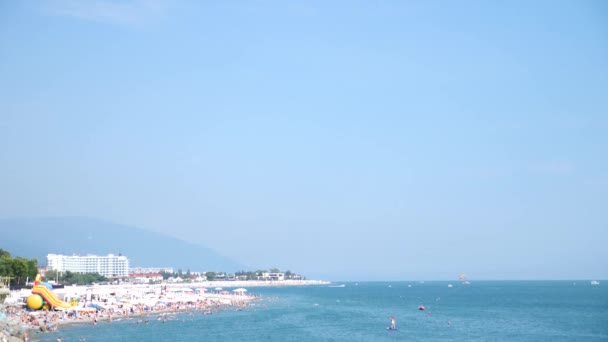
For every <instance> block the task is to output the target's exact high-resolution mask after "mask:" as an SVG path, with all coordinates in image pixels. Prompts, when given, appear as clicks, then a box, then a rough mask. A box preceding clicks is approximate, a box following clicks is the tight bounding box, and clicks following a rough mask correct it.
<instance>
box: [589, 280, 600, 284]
mask: <svg viewBox="0 0 608 342" xmlns="http://www.w3.org/2000/svg"><path fill="white" fill-rule="evenodd" d="M599 284H600V282H599V281H597V280H592V281H591V285H599Z"/></svg>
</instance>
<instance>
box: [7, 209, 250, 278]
mask: <svg viewBox="0 0 608 342" xmlns="http://www.w3.org/2000/svg"><path fill="white" fill-rule="evenodd" d="M0 248H2V249H4V250H7V251H9V252H10V253H11V254H12V255H14V256H21V257H25V258H37V259H38V264H39V265H45V264H46V255H47V254H49V253H55V254H67V255H72V254H99V255H107V254H110V253H111V254H119V253H120V254H122V255H125V256H127V257H128V258H129V263H130V266H131V267H173V268H174V269H175V270H177V269H179V268H181V269H183V270H184V271H186V270H187V269H190V270H192V271H211V270H215V271H226V272H233V271H236V270H240V269H243V266H242V265H240V264H239V263H238V262H236V261H234V260H231V259H230V258H227V257H224V256H222V255H220V254H218V253H217V252H215V251H213V250H212V249H210V248H208V247H205V246H201V245H197V244H193V243H190V242H187V241H183V240H179V239H176V238H174V237H170V236H167V235H163V234H159V233H155V232H151V231H147V230H143V229H139V228H135V227H130V226H126V225H122V224H116V223H112V222H107V221H103V220H98V219H92V218H83V217H51V218H31V219H22V218H19V219H0Z"/></svg>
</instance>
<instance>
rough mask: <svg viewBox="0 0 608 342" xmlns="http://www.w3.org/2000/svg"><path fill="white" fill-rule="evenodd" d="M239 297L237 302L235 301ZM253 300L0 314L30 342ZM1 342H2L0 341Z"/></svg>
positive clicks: (195, 300)
mask: <svg viewBox="0 0 608 342" xmlns="http://www.w3.org/2000/svg"><path fill="white" fill-rule="evenodd" d="M237 297H238V298H237ZM252 299H254V296H225V297H215V298H209V297H199V296H194V297H193V298H188V299H182V300H179V301H175V300H174V301H171V302H164V301H158V302H157V303H155V304H154V305H146V304H141V303H139V304H128V303H124V304H122V303H117V304H114V305H105V303H100V304H104V305H97V304H94V305H86V304H84V305H82V306H79V307H75V308H71V309H66V310H60V311H43V310H36V311H32V310H28V309H27V308H26V307H23V306H17V305H13V306H5V307H4V308H0V311H5V312H4V315H5V316H6V317H5V319H7V320H8V321H14V322H19V323H21V325H22V326H23V327H24V330H25V332H24V333H23V336H19V337H21V338H23V340H25V341H28V340H29V333H31V332H32V331H36V332H41V333H44V332H53V331H56V330H57V329H58V327H59V326H60V325H62V324H93V325H97V324H98V322H100V321H106V322H109V323H111V322H112V321H117V320H122V319H130V318H138V319H137V320H134V322H135V323H137V324H148V323H149V321H150V319H156V320H158V321H162V322H163V323H165V322H166V321H167V320H172V319H174V318H175V315H176V314H179V313H183V312H190V314H195V313H197V312H200V314H203V315H209V314H213V313H215V312H218V311H220V310H223V309H227V308H234V309H235V310H237V311H240V310H243V309H244V308H246V307H248V306H249V305H250V304H249V302H250V300H252ZM91 304H92V303H91ZM2 309H3V310H2ZM0 342H3V341H0Z"/></svg>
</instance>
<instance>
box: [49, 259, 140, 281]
mask: <svg viewBox="0 0 608 342" xmlns="http://www.w3.org/2000/svg"><path fill="white" fill-rule="evenodd" d="M46 265H47V268H48V269H49V270H55V271H59V272H65V271H70V272H75V273H99V274H101V275H102V276H104V277H113V276H119V277H126V276H128V275H129V259H127V257H126V256H123V255H114V254H108V255H62V254H49V255H47V256H46Z"/></svg>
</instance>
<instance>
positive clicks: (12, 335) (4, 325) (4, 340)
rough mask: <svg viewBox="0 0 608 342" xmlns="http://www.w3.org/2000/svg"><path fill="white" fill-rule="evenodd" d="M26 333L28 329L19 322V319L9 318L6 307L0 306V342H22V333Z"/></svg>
mask: <svg viewBox="0 0 608 342" xmlns="http://www.w3.org/2000/svg"><path fill="white" fill-rule="evenodd" d="M26 331H29V329H28V327H27V326H26V325H24V324H22V323H21V322H20V321H19V317H16V318H12V317H10V315H8V313H7V311H6V307H5V306H3V305H1V304H0V342H17V341H23V333H25V332H26ZM30 341H32V339H31V338H30Z"/></svg>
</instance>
